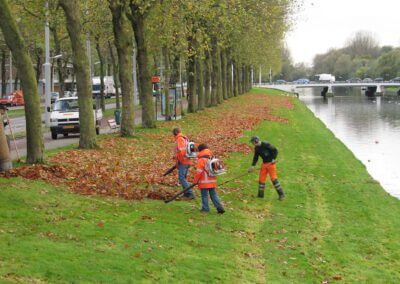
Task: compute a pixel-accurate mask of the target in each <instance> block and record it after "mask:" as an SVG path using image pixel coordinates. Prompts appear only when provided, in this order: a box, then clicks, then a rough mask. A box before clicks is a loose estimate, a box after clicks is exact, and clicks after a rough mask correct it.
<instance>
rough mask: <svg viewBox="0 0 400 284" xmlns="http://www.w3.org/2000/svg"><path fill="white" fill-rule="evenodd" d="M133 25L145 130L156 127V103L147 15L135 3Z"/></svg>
mask: <svg viewBox="0 0 400 284" xmlns="http://www.w3.org/2000/svg"><path fill="white" fill-rule="evenodd" d="M130 8H131V13H132V17H131V23H132V28H133V31H134V35H135V40H136V47H137V63H138V69H139V72H138V73H139V76H138V77H139V82H140V83H139V88H140V96H141V98H142V126H143V127H145V128H153V127H156V124H155V120H154V102H153V92H152V86H151V84H152V83H151V74H150V70H149V64H148V53H147V46H146V39H145V37H146V34H145V31H144V25H145V23H144V21H145V15H144V14H143V12H142V11H141V9H140V8H139V7H138V6H137V5H136V4H133V2H131V3H130Z"/></svg>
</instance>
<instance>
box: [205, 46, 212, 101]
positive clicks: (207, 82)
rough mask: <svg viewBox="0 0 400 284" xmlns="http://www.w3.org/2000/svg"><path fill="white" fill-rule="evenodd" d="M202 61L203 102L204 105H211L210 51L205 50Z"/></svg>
mask: <svg viewBox="0 0 400 284" xmlns="http://www.w3.org/2000/svg"><path fill="white" fill-rule="evenodd" d="M205 57H206V58H205V61H204V103H205V106H206V107H210V106H211V71H210V70H211V64H212V61H211V56H210V52H209V51H208V50H206V52H205Z"/></svg>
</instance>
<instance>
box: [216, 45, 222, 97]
mask: <svg viewBox="0 0 400 284" xmlns="http://www.w3.org/2000/svg"><path fill="white" fill-rule="evenodd" d="M215 47H216V54H215V60H216V64H217V66H216V67H217V70H216V74H217V90H218V91H217V103H218V104H222V103H223V100H224V94H223V91H222V68H221V51H220V48H219V46H218V43H217V42H216V44H215Z"/></svg>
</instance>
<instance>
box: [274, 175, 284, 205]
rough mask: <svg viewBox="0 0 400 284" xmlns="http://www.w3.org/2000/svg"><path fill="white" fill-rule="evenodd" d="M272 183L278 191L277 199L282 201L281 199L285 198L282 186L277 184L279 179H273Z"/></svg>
mask: <svg viewBox="0 0 400 284" xmlns="http://www.w3.org/2000/svg"><path fill="white" fill-rule="evenodd" d="M272 184H273V185H274V187H275V189H276V192H277V193H278V195H279V198H278V199H279V201H282V200H284V199H285V194H284V193H283V190H282V187H281V185H280V184H279V181H278V180H277V179H276V180H274V181H273V182H272Z"/></svg>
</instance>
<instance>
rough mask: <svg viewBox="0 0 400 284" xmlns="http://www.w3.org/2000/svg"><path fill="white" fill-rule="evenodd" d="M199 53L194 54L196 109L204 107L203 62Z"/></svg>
mask: <svg viewBox="0 0 400 284" xmlns="http://www.w3.org/2000/svg"><path fill="white" fill-rule="evenodd" d="M202 60H203V59H202V58H201V56H200V54H198V55H197V56H196V72H195V73H196V87H197V97H198V109H199V110H202V109H204V107H205V99H204V74H203V62H202Z"/></svg>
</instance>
